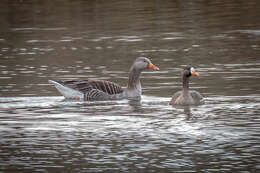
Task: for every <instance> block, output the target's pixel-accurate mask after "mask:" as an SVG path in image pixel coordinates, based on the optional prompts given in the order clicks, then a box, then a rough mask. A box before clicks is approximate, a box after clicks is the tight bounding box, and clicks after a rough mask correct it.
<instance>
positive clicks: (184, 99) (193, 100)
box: [170, 67, 204, 105]
mask: <svg viewBox="0 0 260 173" xmlns="http://www.w3.org/2000/svg"><path fill="white" fill-rule="evenodd" d="M191 76H199V73H198V72H196V71H195V69H194V68H193V67H186V68H184V70H183V73H182V77H183V78H182V80H183V81H182V82H183V89H182V90H181V91H178V92H176V93H175V94H174V95H173V96H172V100H171V101H170V104H171V105H199V104H202V103H204V101H203V97H202V96H201V94H200V93H199V92H197V91H194V90H189V79H190V77H191Z"/></svg>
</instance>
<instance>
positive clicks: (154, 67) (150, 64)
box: [149, 63, 160, 70]
mask: <svg viewBox="0 0 260 173" xmlns="http://www.w3.org/2000/svg"><path fill="white" fill-rule="evenodd" d="M149 69H152V70H160V69H159V68H158V67H156V66H155V65H153V64H152V63H149Z"/></svg>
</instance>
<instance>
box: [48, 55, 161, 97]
mask: <svg viewBox="0 0 260 173" xmlns="http://www.w3.org/2000/svg"><path fill="white" fill-rule="evenodd" d="M146 69H152V70H159V68H158V67H157V66H155V65H153V64H152V63H151V61H150V59H148V58H146V57H139V58H137V59H136V60H135V61H134V63H133V65H132V66H131V68H130V71H129V77H128V84H127V87H126V88H122V87H121V86H119V85H118V84H116V83H113V82H109V81H104V80H94V79H86V80H67V81H61V80H49V83H51V84H54V86H55V87H56V88H57V90H58V91H59V92H60V93H61V94H62V95H63V96H64V97H65V98H67V99H76V100H82V99H84V100H117V99H130V100H140V99H141V95H142V87H141V82H140V75H141V72H142V71H144V70H146Z"/></svg>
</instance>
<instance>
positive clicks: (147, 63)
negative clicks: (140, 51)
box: [132, 57, 159, 71]
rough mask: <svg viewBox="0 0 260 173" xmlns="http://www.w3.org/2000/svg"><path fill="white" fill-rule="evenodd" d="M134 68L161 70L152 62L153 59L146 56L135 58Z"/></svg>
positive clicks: (139, 69)
mask: <svg viewBox="0 0 260 173" xmlns="http://www.w3.org/2000/svg"><path fill="white" fill-rule="evenodd" d="M132 68H134V69H136V70H138V71H144V70H146V69H152V70H159V68H158V67H156V66H155V65H153V64H152V63H151V60H150V59H148V58H146V57H139V58H137V59H136V60H135V62H134V64H133V66H132Z"/></svg>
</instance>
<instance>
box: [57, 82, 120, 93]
mask: <svg viewBox="0 0 260 173" xmlns="http://www.w3.org/2000/svg"><path fill="white" fill-rule="evenodd" d="M56 82H58V83H60V84H62V85H65V86H68V87H70V88H72V89H75V90H78V91H81V92H82V93H88V92H90V91H91V90H93V89H95V90H96V92H97V91H98V90H99V91H102V92H103V93H106V94H108V95H114V94H119V93H122V92H123V89H122V87H121V86H119V85H117V84H115V83H113V82H109V81H103V80H90V79H88V80H68V81H56ZM96 92H93V93H96Z"/></svg>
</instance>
